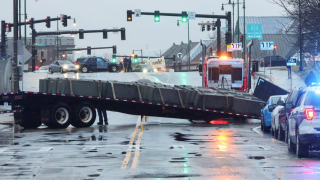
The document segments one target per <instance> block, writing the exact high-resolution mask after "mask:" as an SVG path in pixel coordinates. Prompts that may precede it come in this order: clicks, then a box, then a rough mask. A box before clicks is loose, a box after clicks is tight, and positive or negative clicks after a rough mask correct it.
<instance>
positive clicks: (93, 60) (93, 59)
mask: <svg viewBox="0 0 320 180" xmlns="http://www.w3.org/2000/svg"><path fill="white" fill-rule="evenodd" d="M96 61H97V60H96V58H89V59H88V62H89V63H94V62H96Z"/></svg>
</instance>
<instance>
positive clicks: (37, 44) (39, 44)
mask: <svg viewBox="0 0 320 180" xmlns="http://www.w3.org/2000/svg"><path fill="white" fill-rule="evenodd" d="M34 45H35V46H46V44H44V43H35V44H34Z"/></svg>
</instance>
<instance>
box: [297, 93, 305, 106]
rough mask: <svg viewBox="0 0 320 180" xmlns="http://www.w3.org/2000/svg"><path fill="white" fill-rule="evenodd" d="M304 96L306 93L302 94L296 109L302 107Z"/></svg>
mask: <svg viewBox="0 0 320 180" xmlns="http://www.w3.org/2000/svg"><path fill="white" fill-rule="evenodd" d="M304 95H305V93H304V94H301V96H300V98H299V100H298V102H297V105H296V107H298V106H300V105H301V102H302V99H303V97H304Z"/></svg>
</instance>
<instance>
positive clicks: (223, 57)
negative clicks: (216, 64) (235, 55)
mask: <svg viewBox="0 0 320 180" xmlns="http://www.w3.org/2000/svg"><path fill="white" fill-rule="evenodd" d="M220 59H222V60H227V59H228V57H227V56H221V57H220Z"/></svg>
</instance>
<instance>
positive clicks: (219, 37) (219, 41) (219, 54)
mask: <svg viewBox="0 0 320 180" xmlns="http://www.w3.org/2000/svg"><path fill="white" fill-rule="evenodd" d="M216 26H217V56H219V57H220V56H221V21H220V19H217V22H216Z"/></svg>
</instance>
